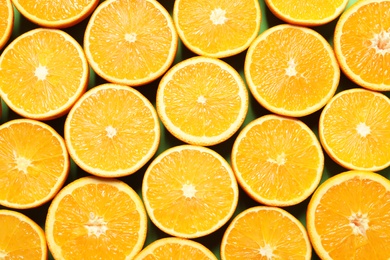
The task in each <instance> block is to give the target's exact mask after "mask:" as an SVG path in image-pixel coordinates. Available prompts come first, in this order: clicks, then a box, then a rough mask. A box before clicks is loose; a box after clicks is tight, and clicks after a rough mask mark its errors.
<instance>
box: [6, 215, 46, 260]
mask: <svg viewBox="0 0 390 260" xmlns="http://www.w3.org/2000/svg"><path fill="white" fill-rule="evenodd" d="M0 227H1V232H0V258H1V259H29V260H46V259H47V257H48V255H47V245H46V238H45V234H44V232H43V230H42V228H41V227H40V226H38V224H37V223H35V222H34V221H33V220H32V219H30V218H29V217H27V216H26V215H24V214H22V213H19V212H17V211H13V210H6V209H0Z"/></svg>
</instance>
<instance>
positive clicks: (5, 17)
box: [0, 0, 14, 50]
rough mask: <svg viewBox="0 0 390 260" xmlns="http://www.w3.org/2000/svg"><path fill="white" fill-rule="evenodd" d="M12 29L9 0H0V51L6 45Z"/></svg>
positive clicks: (12, 16) (11, 11)
mask: <svg viewBox="0 0 390 260" xmlns="http://www.w3.org/2000/svg"><path fill="white" fill-rule="evenodd" d="M13 28H14V7H13V5H12V2H11V0H0V50H1V49H2V48H3V47H4V45H6V44H7V42H8V40H9V38H10V37H11V34H12V30H13Z"/></svg>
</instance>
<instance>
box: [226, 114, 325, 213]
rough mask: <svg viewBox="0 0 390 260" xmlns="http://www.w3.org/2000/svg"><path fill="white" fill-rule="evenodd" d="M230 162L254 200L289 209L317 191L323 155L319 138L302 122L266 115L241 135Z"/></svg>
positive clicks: (236, 141)
mask: <svg viewBox="0 0 390 260" xmlns="http://www.w3.org/2000/svg"><path fill="white" fill-rule="evenodd" d="M231 163H232V167H233V170H234V172H235V175H236V177H237V180H238V182H239V184H240V185H241V187H242V188H243V189H244V190H245V191H246V192H247V193H248V194H249V195H250V196H251V197H252V198H253V199H255V200H256V201H258V202H260V203H262V204H266V205H272V206H290V205H295V204H298V203H300V202H302V201H303V200H305V199H306V198H307V197H309V196H310V195H311V194H312V193H313V191H314V190H315V189H316V188H317V186H318V184H319V182H320V180H321V177H322V171H323V168H324V154H323V152H322V149H321V145H320V142H319V141H318V139H317V137H316V136H315V134H314V133H313V131H312V130H311V129H310V128H309V127H308V126H307V125H306V124H304V123H303V122H302V121H299V120H297V119H292V118H285V117H281V116H277V115H265V116H262V117H260V118H258V119H255V120H253V121H252V122H251V123H249V124H248V125H247V126H246V127H245V128H244V129H243V130H242V131H241V132H240V133H239V135H238V136H237V139H236V140H235V142H234V145H233V148H232V156H231Z"/></svg>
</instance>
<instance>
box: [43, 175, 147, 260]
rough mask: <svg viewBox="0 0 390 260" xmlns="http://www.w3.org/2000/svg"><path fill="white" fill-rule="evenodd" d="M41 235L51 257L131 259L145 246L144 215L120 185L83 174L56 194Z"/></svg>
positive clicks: (138, 203)
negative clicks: (45, 240) (44, 236)
mask: <svg viewBox="0 0 390 260" xmlns="http://www.w3.org/2000/svg"><path fill="white" fill-rule="evenodd" d="M45 231H46V237H47V242H48V246H49V249H50V251H51V253H52V254H53V256H54V258H55V259H132V258H133V257H134V256H135V255H136V254H137V253H138V252H139V251H141V249H142V246H143V244H144V242H145V239H146V232H147V216H146V212H145V210H144V207H143V204H142V201H141V199H140V197H139V196H138V194H137V193H136V192H135V191H134V190H133V189H132V188H131V187H130V186H128V185H127V184H126V183H124V182H122V181H119V180H114V179H103V178H102V179H101V178H97V177H92V176H89V177H83V178H79V179H77V180H75V181H73V182H71V183H70V184H68V185H67V186H65V187H64V188H63V189H62V190H61V191H60V192H59V193H58V195H57V196H56V197H55V198H54V200H53V202H52V203H51V205H50V207H49V210H48V214H47V219H46V225H45Z"/></svg>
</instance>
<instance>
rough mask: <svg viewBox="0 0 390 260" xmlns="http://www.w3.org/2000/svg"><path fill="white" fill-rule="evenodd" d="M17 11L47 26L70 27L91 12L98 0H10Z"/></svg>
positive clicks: (34, 21) (36, 22)
mask: <svg viewBox="0 0 390 260" xmlns="http://www.w3.org/2000/svg"><path fill="white" fill-rule="evenodd" d="M12 2H13V4H14V5H15V7H16V8H17V9H18V11H19V12H20V13H21V14H22V15H23V16H24V17H26V18H27V19H28V20H30V21H31V22H33V23H35V24H38V25H40V26H42V27H48V28H67V27H71V26H73V25H75V24H77V23H79V22H81V21H82V20H84V19H85V18H87V16H88V15H90V14H91V13H92V11H93V10H94V9H95V7H96V6H97V5H98V4H99V0H72V1H68V0H56V1H53V0H40V1H39V2H36V1H30V0H12Z"/></svg>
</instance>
